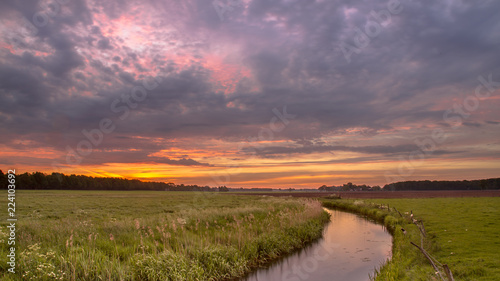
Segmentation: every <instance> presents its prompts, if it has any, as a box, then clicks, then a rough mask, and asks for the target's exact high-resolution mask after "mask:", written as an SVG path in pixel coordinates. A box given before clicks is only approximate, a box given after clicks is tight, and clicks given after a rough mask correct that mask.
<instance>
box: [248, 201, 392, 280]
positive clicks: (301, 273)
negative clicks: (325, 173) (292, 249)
mask: <svg viewBox="0 0 500 281" xmlns="http://www.w3.org/2000/svg"><path fill="white" fill-rule="evenodd" d="M327 212H329V213H330V214H331V221H330V223H329V224H328V225H327V226H326V228H325V230H324V233H323V238H322V239H321V240H319V241H318V242H316V243H314V244H312V245H311V246H309V247H307V248H305V249H302V250H301V251H300V252H298V253H295V254H293V255H291V256H288V257H286V258H284V259H282V260H280V261H278V262H277V263H275V264H272V265H271V266H270V267H269V268H263V269H259V270H257V271H256V272H254V273H252V274H250V275H249V276H247V277H246V278H243V279H242V280H244V281H305V280H311V281H323V280H325V281H326V280H328V281H337V280H338V281H364V280H369V275H370V274H371V275H373V274H374V271H375V269H376V268H379V267H380V266H381V265H382V264H384V263H385V262H386V260H387V259H388V258H390V256H391V245H392V236H391V235H390V234H389V233H388V232H387V231H386V229H385V228H384V227H383V226H381V225H378V224H375V223H373V222H370V221H368V220H366V219H364V218H361V217H359V216H357V215H354V214H351V213H346V212H341V211H332V210H327Z"/></svg>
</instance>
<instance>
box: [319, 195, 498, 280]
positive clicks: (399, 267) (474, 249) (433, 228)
mask: <svg viewBox="0 0 500 281" xmlns="http://www.w3.org/2000/svg"><path fill="white" fill-rule="evenodd" d="M324 202H325V205H326V206H329V207H336V208H340V209H344V210H348V211H352V212H357V213H361V214H363V215H366V216H368V217H371V218H373V219H376V220H378V221H379V222H382V223H385V224H386V225H387V226H388V227H390V228H392V231H393V236H394V241H393V258H392V261H391V262H390V263H389V264H387V265H385V266H384V267H383V268H382V270H381V272H380V274H379V278H377V280H384V281H385V280H441V279H440V278H439V277H438V276H437V275H435V274H434V270H433V269H432V267H431V265H430V263H429V261H428V260H427V259H426V258H425V257H424V256H423V254H421V253H420V251H419V250H418V249H417V248H416V247H414V246H412V245H411V244H410V242H414V243H416V244H418V245H420V243H421V240H420V239H421V234H420V230H419V229H418V228H417V226H416V225H414V224H413V223H411V220H412V217H411V213H412V212H413V214H414V216H413V218H414V219H416V220H418V221H422V222H423V224H424V228H425V233H426V237H425V239H424V248H425V250H426V251H427V252H428V253H429V254H430V255H431V256H432V257H433V258H435V259H436V260H437V262H438V263H440V264H447V265H448V266H449V268H450V269H451V272H452V273H453V276H454V278H455V280H457V281H460V280H463V281H468V280H471V281H472V280H484V281H486V280H488V281H493V280H500V267H499V266H498V265H499V264H500V221H499V219H500V197H469V198H451V197H450V198H418V199H415V198H413V199H412V198H398V199H363V200H360V199H341V200H324ZM380 205H382V206H386V207H387V205H389V207H390V208H391V211H387V208H385V209H384V208H380ZM394 208H396V209H397V210H398V211H399V212H400V213H401V214H402V217H401V216H400V215H399V213H397V211H395V210H394ZM402 228H403V229H404V230H405V234H403V232H402V230H401V229H402ZM444 278H445V280H446V276H444Z"/></svg>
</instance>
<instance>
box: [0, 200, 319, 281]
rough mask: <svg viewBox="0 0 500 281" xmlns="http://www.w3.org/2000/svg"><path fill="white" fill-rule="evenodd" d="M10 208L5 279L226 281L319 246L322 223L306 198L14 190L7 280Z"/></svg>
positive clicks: (2, 259)
mask: <svg viewBox="0 0 500 281" xmlns="http://www.w3.org/2000/svg"><path fill="white" fill-rule="evenodd" d="M4 198H5V199H4ZM6 198H7V196H6V195H5V196H3V197H2V199H1V201H0V204H1V205H2V206H7V201H6ZM6 209H7V208H5V212H4V213H3V214H2V215H0V218H1V222H2V223H3V225H2V228H1V229H0V230H1V232H0V247H1V248H0V272H1V274H2V275H1V278H2V280H222V279H228V278H231V277H237V276H242V275H244V274H245V273H247V272H248V271H250V270H251V269H253V268H255V267H257V266H260V265H263V264H264V263H266V262H268V261H269V260H273V259H276V258H278V257H281V256H283V255H286V254H287V253H290V252H292V251H294V250H296V249H298V248H301V247H303V246H304V245H305V244H307V243H309V242H311V241H313V240H315V239H317V238H319V237H320V236H321V233H322V229H323V227H324V225H325V223H326V222H327V221H328V215H327V214H326V212H324V211H323V209H322V207H321V205H320V203H319V202H317V201H314V200H309V199H292V198H270V197H262V196H259V197H257V196H232V195H222V194H214V193H196V192H187V193H181V192H151V191H148V192H139V191H130V192H107V191H17V193H16V213H17V218H18V222H17V233H16V240H17V241H16V247H17V249H16V250H17V252H16V262H17V264H16V274H10V273H8V272H7V268H8V265H7V248H8V246H7V242H6V239H7V235H8V232H7V229H6V227H5V223H4V222H5V221H6V216H7V212H6V211H7V210H6Z"/></svg>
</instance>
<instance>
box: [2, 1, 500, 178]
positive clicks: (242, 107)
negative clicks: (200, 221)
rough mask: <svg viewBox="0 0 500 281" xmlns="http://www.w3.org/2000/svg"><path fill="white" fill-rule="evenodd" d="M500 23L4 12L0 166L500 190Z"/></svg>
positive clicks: (51, 9) (457, 16) (301, 4)
mask: <svg viewBox="0 0 500 281" xmlns="http://www.w3.org/2000/svg"><path fill="white" fill-rule="evenodd" d="M61 3H62V4H61ZM214 3H215V4H214ZM217 3H218V4H217ZM499 9H500V2H498V1H481V2H477V3H476V2H474V3H472V2H471V3H468V2H463V1H444V2H436V3H422V2H415V1H408V0H401V1H397V0H389V1H374V2H373V1H372V2H370V3H367V2H362V1H319V0H318V1H288V0H281V1H279V0H276V1H267V0H266V1H264V0H238V1H218V2H212V1H201V0H187V1H156V0H148V1H116V0H111V1H105V2H102V1H92V0H88V1H85V0H71V1H53V0H41V1H38V2H37V1H27V2H23V1H21V2H19V1H4V2H2V3H0V16H1V17H2V23H1V24H0V36H1V37H2V39H1V41H0V42H1V43H0V97H1V100H2V102H1V103H0V140H1V144H2V151H4V152H3V153H2V155H0V161H1V162H0V163H3V164H4V165H10V166H18V168H19V169H21V170H23V169H24V170H28V171H33V170H42V171H46V172H51V171H53V170H54V169H64V171H63V172H68V171H69V172H71V171H74V172H75V173H76V172H79V173H80V172H81V173H101V174H106V173H112V174H114V175H121V176H126V177H138V178H144V177H146V178H151V179H156V180H176V181H183V182H185V183H197V184H205V183H206V184H209V185H215V184H220V183H222V184H227V185H231V186H233V185H234V186H280V184H286V185H292V186H307V187H316V185H318V184H322V183H328V184H341V183H343V182H344V181H345V180H349V179H350V180H351V181H354V182H355V181H359V182H360V183H367V184H384V183H386V182H387V181H391V179H394V178H396V176H397V177H398V178H404V179H417V178H429V179H455V178H468V179H469V178H470V179H472V178H479V177H494V176H498V174H497V173H498V168H500V162H499V161H498V159H499V158H498V154H499V152H500V144H499V143H498V139H499V137H500V130H499V128H500V127H499V124H500V115H499V113H498V106H499V103H500V91H499V90H498V89H499V88H500V56H498V46H499V44H500V34H499V32H498V31H499V30H500V20H499V19H498V17H497V15H496V13H497V11H498V10H499ZM497 81H498V82H497ZM103 125H104V126H103ZM30 152H32V153H30ZM417 160H418V161H417ZM294 163H295V164H294ZM408 163H409V164H408ZM450 163H452V164H451V165H449V164H450ZM458 163H461V164H460V165H459V164H458ZM478 163H480V164H479V166H478ZM293 165H299V166H300V165H302V166H301V167H300V169H299V168H297V167H295V166H293ZM408 165H410V166H411V167H412V169H411V171H409V170H408V169H406V170H404V172H402V169H401V167H408ZM292 166H293V167H292ZM228 167H229V168H228ZM236 167H239V170H238V169H237V168H236ZM294 167H295V168H294ZM443 167H446V168H443ZM134 169H135V170H136V171H135V172H131V171H133V170H134ZM140 171H148V172H143V173H142V172H140ZM333 171H335V172H333ZM340 171H341V172H340ZM441 171H442V172H441ZM387 175H390V176H389V177H388V176H387ZM221 177H222V178H224V181H222V180H220V179H221ZM214 178H218V180H214ZM214 181H215V182H214Z"/></svg>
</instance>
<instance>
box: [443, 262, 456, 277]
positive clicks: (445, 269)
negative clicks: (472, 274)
mask: <svg viewBox="0 0 500 281" xmlns="http://www.w3.org/2000/svg"><path fill="white" fill-rule="evenodd" d="M443 268H444V273H446V277H448V281H455V279H453V274H451V270H450V268H449V267H448V265H447V264H443Z"/></svg>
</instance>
